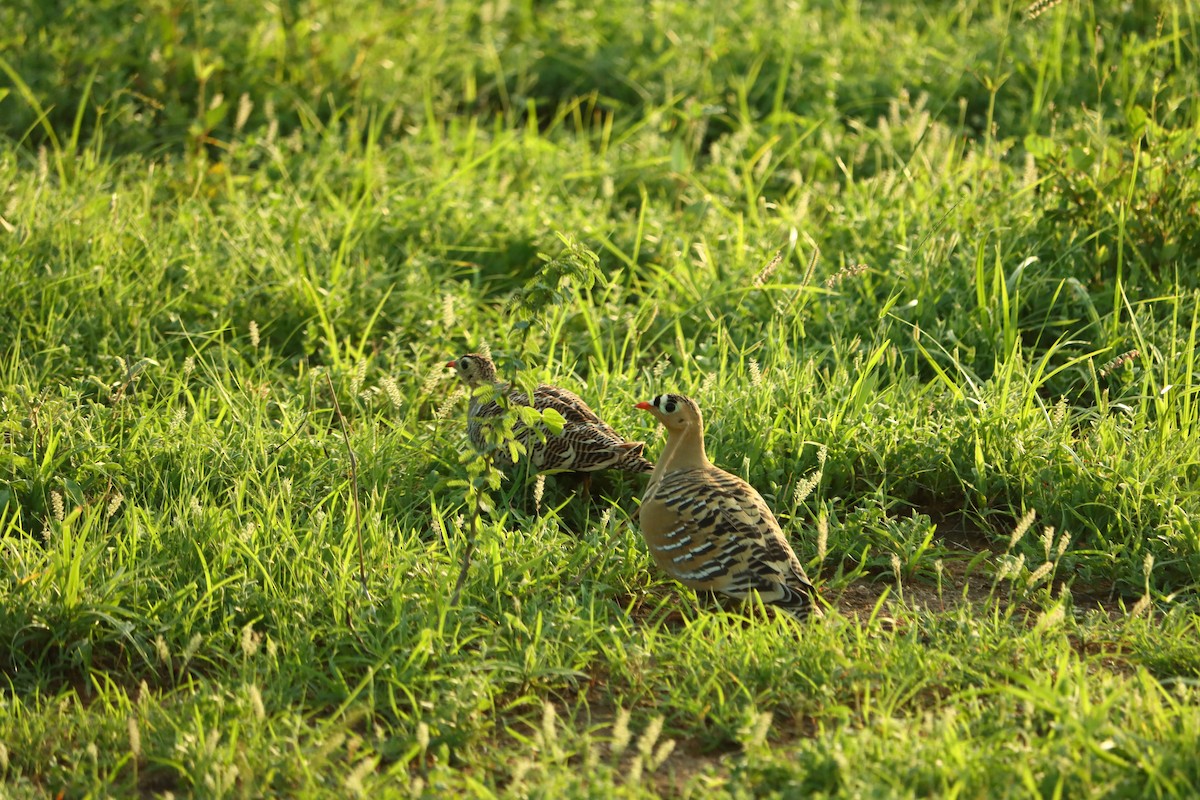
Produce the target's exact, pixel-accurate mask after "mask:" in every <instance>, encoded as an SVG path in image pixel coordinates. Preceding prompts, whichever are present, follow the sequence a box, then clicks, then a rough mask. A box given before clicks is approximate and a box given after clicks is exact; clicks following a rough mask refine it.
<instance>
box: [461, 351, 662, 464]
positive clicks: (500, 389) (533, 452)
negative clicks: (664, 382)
mask: <svg viewBox="0 0 1200 800" xmlns="http://www.w3.org/2000/svg"><path fill="white" fill-rule="evenodd" d="M446 366H448V367H454V368H455V369H456V370H457V371H458V376H459V378H461V379H462V381H463V383H465V384H466V385H467V387H468V388H470V389H472V390H474V389H475V388H477V387H479V386H484V385H487V384H492V385H493V386H494V387H495V390H496V393H497V394H501V393H503V394H505V395H507V397H508V400H509V402H510V403H513V404H518V405H530V398H529V395H528V394H527V393H526V392H524V391H522V390H520V389H518V388H515V387H512V386H510V385H509V384H506V383H502V382H500V381H499V380H498V379H497V377H496V365H495V364H494V363H493V362H492V360H491V359H490V358H488V357H487V356H485V355H483V354H481V353H467V354H466V355H463V356H459V357H458V358H457V359H455V360H454V361H451V362H449V363H447V364H446ZM532 405H533V407H534V408H536V409H537V410H538V411H544V410H545V409H547V408H552V409H554V410H555V411H557V412H558V413H559V414H560V415H562V418H563V420H564V421H565V422H564V425H563V429H562V432H561V433H559V434H557V435H547V436H546V437H545V440H544V441H543V439H542V437H541V436H538V435H537V434H535V433H534V432H533V431H532V430H530V429H529V428H528V427H526V426H525V425H524V424H523V423H520V422H518V423H517V424H516V425H515V426H514V429H513V430H514V433H515V434H516V437H517V441H519V442H520V443H521V444H522V445H524V447H525V450H526V452H527V453H528V456H529V461H530V463H531V464H533V466H534V467H536V468H537V469H539V470H572V471H575V472H583V473H590V472H595V471H596V470H602V469H615V470H621V471H624V472H650V471H651V470H653V469H654V465H653V464H651V463H650V462H649V461H647V460H646V459H645V458H643V457H642V450H643V449H644V448H645V446H646V445H645V443H643V442H629V441H626V440H625V439H624V438H622V437H621V435H620V434H618V433H617V432H616V431H614V430H613V429H612V428H611V427H609V426H608V425H607V424H606V423H605V422H604V420H602V419H600V417H598V416H596V413H595V412H594V411H592V409H590V408H589V407H588V405H587V403H585V402H584V401H583V399H582V398H581V397H579V395H577V394H575V393H573V392H569V391H567V390H566V389H562V388H560V387H558V386H550V385H548V384H545V383H543V384H541V385H539V386H538V387H537V388H536V389H534V390H533V403H532ZM499 414H500V406H499V405H498V404H497V403H496V401H495V400H485V399H483V398H480V397H478V396H477V395H475V394H474V392H472V394H471V402H470V405H469V406H468V408H467V438H468V439H470V441H471V444H472V445H473V446H474V447H475V448H476V449H477V450H481V449H483V447H484V446H485V436H484V426H485V425H486V424H487V420H488V418H489V417H495V416H498V415H499ZM496 460H497V461H498V462H499V463H501V464H503V465H505V466H510V465H511V464H512V460H511V458H510V457H509V456H508V453H507V452H505V451H504V450H499V451H497V453H496Z"/></svg>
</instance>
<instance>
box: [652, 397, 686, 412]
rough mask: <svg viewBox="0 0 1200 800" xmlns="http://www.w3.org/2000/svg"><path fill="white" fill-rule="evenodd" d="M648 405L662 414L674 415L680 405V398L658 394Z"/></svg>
mask: <svg viewBox="0 0 1200 800" xmlns="http://www.w3.org/2000/svg"><path fill="white" fill-rule="evenodd" d="M650 405H652V406H654V407H655V408H657V409H658V410H659V411H661V412H663V413H664V414H674V413H675V410H676V409H678V408H679V406H681V405H682V402H680V398H679V397H677V396H676V395H673V394H660V395H658V396H657V397H655V398H654V399H653V400H651V401H650Z"/></svg>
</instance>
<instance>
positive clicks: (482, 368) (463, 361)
mask: <svg viewBox="0 0 1200 800" xmlns="http://www.w3.org/2000/svg"><path fill="white" fill-rule="evenodd" d="M446 366H447V367H454V369H455V370H456V371H457V372H458V377H459V378H461V379H462V382H463V383H465V384H466V385H467V386H470V387H471V388H475V387H476V386H483V385H484V384H487V383H495V382H496V365H495V364H494V363H492V360H491V359H490V358H488V357H487V356H485V355H483V354H482V353H467V354H466V355H462V356H459V357H458V358H456V359H455V360H453V361H447V362H446Z"/></svg>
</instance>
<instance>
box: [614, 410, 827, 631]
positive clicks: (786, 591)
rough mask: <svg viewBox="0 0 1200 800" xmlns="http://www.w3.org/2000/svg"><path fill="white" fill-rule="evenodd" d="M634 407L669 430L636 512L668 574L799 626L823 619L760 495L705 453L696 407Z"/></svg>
mask: <svg viewBox="0 0 1200 800" xmlns="http://www.w3.org/2000/svg"><path fill="white" fill-rule="evenodd" d="M636 407H637V408H640V409H644V410H646V411H649V412H650V413H651V414H653V415H654V416H655V417H657V418H658V421H659V422H661V423H662V424H663V425H664V426H665V427H666V429H667V444H666V447H665V448H664V449H663V453H662V455H661V456H660V457H659V459H658V465H657V466H656V467H655V468H654V473H653V474H652V475H651V476H650V484H649V486H647V488H646V494H645V496H644V497H643V498H642V507H641V510H640V511H639V518H640V524H641V527H642V535H643V536H644V537H645V539H646V545H647V546H648V547H649V549H650V555H651V556H653V557H654V561H655V562H656V563H657V564H658V566H659V567H661V568H662V569H663V570H664V571H665V572H666V573H667V574H668V575H670V576H671V577H672V578H674V579H675V580H677V581H679V582H680V583H682V584H683V585H685V586H688V587H691V588H692V589H696V590H699V591H707V592H719V593H721V594H727V595H730V596H732V597H735V598H738V599H741V600H744V599H746V598H748V597H750V596H751V594H752V593H753V592H758V594H759V596H760V597H761V598H762V601H763V602H764V603H767V604H770V605H775V606H779V607H780V608H782V609H784V610H785V611H787V612H789V613H790V614H792V615H793V616H795V617H797V618H800V619H803V618H805V617H807V616H808V615H810V614H812V615H815V616H821V615H822V612H821V609H820V606H819V605H818V603H817V600H816V589H815V588H814V587H813V585H812V583H810V582H809V580H808V576H807V575H805V574H804V567H802V566H801V565H800V560H799V559H798V558H796V554H795V553H794V552H792V548H791V546H790V545H789V544H788V542H787V539H786V538H784V535H783V530H782V529H781V528H780V527H779V522H777V521H776V519H775V516H774V515H773V514H772V513H771V509H769V508H767V504H766V502H765V501H764V500H763V499H762V496H761V495H760V494H759V493H758V492H756V491H755V490H754V488H753V487H752V486H750V484H748V483H746V482H745V481H744V480H742V479H741V478H739V477H737V476H736V475H730V474H729V473H728V472H726V471H724V470H723V469H720V468H718V467H715V466H713V464H712V463H711V462H710V461H709V460H708V457H707V456H706V455H705V453H704V423H703V420H702V418H701V416H700V409H699V407H698V406H697V405H696V403H695V402H694V401H693V400H692V399H690V398H688V397H684V396H683V395H679V394H660V395H659V396H658V397H655V398H654V399H653V400H651V401H650V402H648V403H647V402H643V403H638V404H637V406H636Z"/></svg>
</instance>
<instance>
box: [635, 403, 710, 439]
mask: <svg viewBox="0 0 1200 800" xmlns="http://www.w3.org/2000/svg"><path fill="white" fill-rule="evenodd" d="M634 408H640V409H642V410H643V411H649V412H650V413H651V414H653V415H654V416H655V417H657V418H658V421H659V422H661V423H662V424H663V426H664V427H666V429H667V430H669V431H677V430H683V429H684V428H686V427H688V426H690V425H696V426H699V425H700V422H701V417H700V407H699V406H697V405H696V401H695V400H693V399H692V398H690V397H685V396H684V395H681V394H660V395H658V396H657V397H655V398H654V399H653V400H650V401H648V402H646V401H643V402H641V403H638V404H637V405H636V406H634Z"/></svg>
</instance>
